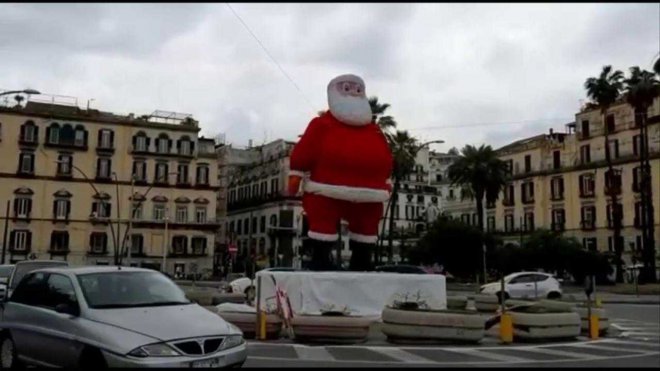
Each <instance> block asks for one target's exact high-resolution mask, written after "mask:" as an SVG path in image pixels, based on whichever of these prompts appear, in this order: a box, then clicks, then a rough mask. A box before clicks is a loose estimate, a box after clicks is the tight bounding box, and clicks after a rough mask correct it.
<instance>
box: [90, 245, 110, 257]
mask: <svg viewBox="0 0 660 371" xmlns="http://www.w3.org/2000/svg"><path fill="white" fill-rule="evenodd" d="M87 255H88V256H103V255H108V249H107V248H105V247H103V248H98V247H90V248H89V250H87Z"/></svg>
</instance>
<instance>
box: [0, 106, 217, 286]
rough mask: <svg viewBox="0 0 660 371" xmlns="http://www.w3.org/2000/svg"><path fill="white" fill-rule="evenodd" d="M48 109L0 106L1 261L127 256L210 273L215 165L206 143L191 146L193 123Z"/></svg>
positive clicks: (171, 117)
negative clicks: (4, 233) (3, 258)
mask: <svg viewBox="0 0 660 371" xmlns="http://www.w3.org/2000/svg"><path fill="white" fill-rule="evenodd" d="M54 100H55V98H54V97H53V101H54ZM48 102H49V103H44V102H43V101H37V100H34V99H32V100H30V101H29V102H27V104H26V105H25V106H15V107H0V135H1V137H0V157H1V158H2V159H3V160H2V161H0V202H3V203H2V209H3V210H4V207H5V204H4V202H7V203H8V204H9V205H10V208H9V213H8V214H7V215H5V214H4V211H0V213H2V214H1V215H4V216H5V217H4V218H3V219H4V220H3V222H4V223H6V228H7V236H6V238H5V239H4V240H5V242H3V250H4V251H5V254H6V261H7V262H16V261H20V260H25V259H61V260H67V261H69V262H70V264H72V265H95V264H99V265H106V264H115V263H116V259H115V255H116V254H117V255H119V256H121V255H122V254H121V251H122V250H123V251H125V252H127V251H128V248H129V247H130V249H131V254H130V264H131V265H136V266H143V267H149V268H153V269H158V270H161V269H162V265H163V264H165V265H166V266H165V270H166V271H167V272H169V273H172V274H175V273H177V274H179V275H186V274H188V273H191V272H192V273H194V272H198V273H202V272H203V271H205V270H210V269H211V268H212V264H213V260H212V255H213V247H214V243H215V230H216V229H217V227H218V223H217V221H216V218H215V211H216V207H215V204H216V194H215V192H216V190H217V175H216V174H217V158H216V156H215V151H214V142H213V140H210V139H204V138H198V133H199V130H200V129H199V126H198V122H197V121H195V120H194V119H192V117H191V116H189V115H180V114H174V113H169V112H159V111H156V112H154V113H153V114H152V115H145V116H141V117H138V118H136V117H135V116H134V115H133V114H130V115H128V116H121V115H115V114H112V113H109V112H101V111H98V110H90V109H87V110H84V109H80V108H79V107H77V106H76V105H64V104H57V103H55V104H54V103H52V102H51V101H50V100H49V101H48ZM132 206H133V208H134V215H133V218H132V219H131V216H130V214H131V207H132ZM129 226H131V229H130V231H129ZM128 259H129V257H128V256H126V257H124V258H123V262H124V264H126V263H127V260H128Z"/></svg>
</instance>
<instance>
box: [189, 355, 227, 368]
mask: <svg viewBox="0 0 660 371" xmlns="http://www.w3.org/2000/svg"><path fill="white" fill-rule="evenodd" d="M222 359H223V357H217V358H211V359H205V360H203V361H196V362H193V363H192V364H191V365H190V366H191V367H193V368H213V367H220V364H221V363H222Z"/></svg>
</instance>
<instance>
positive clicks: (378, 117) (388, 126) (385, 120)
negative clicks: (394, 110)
mask: <svg viewBox="0 0 660 371" xmlns="http://www.w3.org/2000/svg"><path fill="white" fill-rule="evenodd" d="M369 105H370V106H371V112H372V113H373V116H372V117H373V120H374V121H375V122H376V124H377V125H378V126H379V127H380V129H381V130H382V131H383V134H385V137H386V138H387V140H388V142H389V141H391V140H392V134H391V131H392V130H393V129H395V128H396V121H395V120H394V117H392V116H385V111H387V109H388V108H390V104H389V103H378V97H371V98H369Z"/></svg>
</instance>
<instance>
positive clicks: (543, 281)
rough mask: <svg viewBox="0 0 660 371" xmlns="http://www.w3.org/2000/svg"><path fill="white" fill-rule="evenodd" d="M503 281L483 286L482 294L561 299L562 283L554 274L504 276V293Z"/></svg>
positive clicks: (507, 297) (519, 297) (537, 273)
mask: <svg viewBox="0 0 660 371" xmlns="http://www.w3.org/2000/svg"><path fill="white" fill-rule="evenodd" d="M501 285H502V284H501V282H492V283H488V284H486V285H483V286H481V290H480V292H481V293H482V294H493V295H497V296H498V297H500V300H501V297H502V296H504V298H506V299H509V298H516V299H523V298H548V299H559V298H561V295H562V289H561V283H560V281H559V280H557V279H556V278H555V277H554V276H553V275H551V274H548V273H541V272H518V273H512V274H510V275H508V276H506V277H504V294H502V292H501V291H502V287H501Z"/></svg>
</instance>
